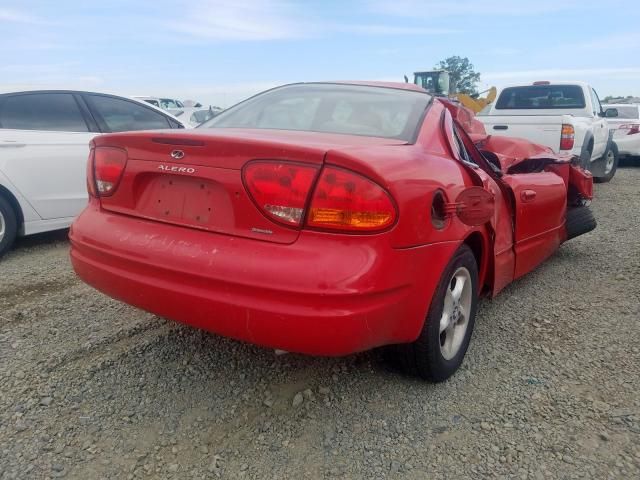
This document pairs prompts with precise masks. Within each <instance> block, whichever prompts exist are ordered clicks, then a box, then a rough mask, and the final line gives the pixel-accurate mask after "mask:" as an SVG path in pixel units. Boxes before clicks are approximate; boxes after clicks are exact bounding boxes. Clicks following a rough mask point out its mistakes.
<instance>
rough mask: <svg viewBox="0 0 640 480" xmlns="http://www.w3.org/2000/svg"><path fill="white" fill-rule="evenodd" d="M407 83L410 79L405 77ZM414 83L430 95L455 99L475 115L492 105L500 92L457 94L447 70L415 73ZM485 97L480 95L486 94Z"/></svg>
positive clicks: (494, 88) (493, 89) (486, 91)
mask: <svg viewBox="0 0 640 480" xmlns="http://www.w3.org/2000/svg"><path fill="white" fill-rule="evenodd" d="M404 80H405V82H408V81H409V79H408V78H407V77H406V76H405V77H404ZM413 83H415V84H416V85H418V86H420V87H422V88H424V89H425V90H426V91H428V92H429V93H432V94H434V95H441V96H445V97H449V98H453V99H455V100H457V101H459V102H460V103H461V104H462V105H464V106H465V107H467V108H469V109H471V110H473V112H474V113H478V112H480V110H482V109H483V108H484V107H486V106H487V105H489V104H490V103H492V102H493V101H494V100H495V99H496V95H497V94H498V91H497V90H496V87H491V88H489V89H488V90H485V91H483V92H480V93H479V94H478V96H475V95H474V96H471V95H467V94H466V93H457V92H456V88H455V85H452V84H451V77H450V75H449V72H447V71H446V70H429V71H424V72H414V74H413ZM485 93H486V96H485V97H480V95H482V94H485Z"/></svg>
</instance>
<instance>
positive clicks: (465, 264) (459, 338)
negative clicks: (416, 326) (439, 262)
mask: <svg viewBox="0 0 640 480" xmlns="http://www.w3.org/2000/svg"><path fill="white" fill-rule="evenodd" d="M477 306H478V266H477V264H476V259H475V257H474V255H473V252H472V251H471V249H470V248H469V247H468V246H467V245H462V246H461V247H460V248H459V249H458V251H457V252H456V254H455V255H454V256H453V258H452V259H451V261H450V262H449V264H448V265H447V267H446V268H445V270H444V273H443V274H442V277H441V278H440V282H439V284H438V287H437V289H436V292H435V295H434V296H433V299H432V300H431V306H430V307H429V312H428V313H427V318H426V320H425V322H424V325H423V327H422V332H420V336H419V337H418V339H417V340H416V341H415V342H413V343H410V344H406V345H398V346H397V347H398V348H397V350H396V355H399V356H400V358H398V360H399V362H398V363H399V364H400V366H401V367H403V369H404V370H406V371H407V372H408V373H411V374H414V375H418V376H420V377H422V378H423V379H425V380H429V381H431V382H442V381H444V380H446V379H447V378H449V377H450V376H451V375H453V374H454V373H455V372H456V370H458V368H459V367H460V365H461V364H462V360H463V359H464V355H465V353H466V352H467V347H468V346H469V341H470V340H471V333H472V332H473V326H474V323H475V318H476V309H477Z"/></svg>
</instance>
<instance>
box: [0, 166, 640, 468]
mask: <svg viewBox="0 0 640 480" xmlns="http://www.w3.org/2000/svg"><path fill="white" fill-rule="evenodd" d="M638 185H640V168H628V169H622V170H620V171H619V173H618V175H617V176H616V177H615V178H614V180H613V181H612V182H611V183H610V184H607V185H598V186H596V200H595V201H594V203H593V209H594V211H595V214H596V216H597V218H598V221H599V227H598V228H597V229H596V230H595V231H594V232H592V233H590V234H588V235H585V236H583V237H580V238H577V239H575V240H573V241H571V242H569V243H567V244H566V245H564V246H563V247H562V248H561V249H560V251H559V252H558V253H557V254H556V255H554V256H553V258H551V259H550V260H549V261H547V262H546V263H545V264H544V265H543V266H541V267H540V268H538V269H537V270H536V271H535V272H533V273H532V274H530V275H528V276H527V277H526V278H524V279H522V280H520V281H518V282H516V283H515V284H514V285H512V286H510V287H509V288H507V289H506V290H505V291H504V292H503V293H502V294H501V295H500V296H499V297H498V298H496V299H495V300H492V301H489V300H485V301H483V302H481V306H480V311H479V317H478V321H477V323H476V331H475V333H474V338H473V340H472V342H471V347H470V350H469V353H468V354H467V358H466V361H465V363H464V365H463V367H462V369H461V371H460V372H459V373H458V374H457V375H456V376H455V377H454V378H452V379H451V380H449V381H448V382H446V383H444V384H439V385H432V384H427V383H423V382H421V381H418V380H415V379H413V378H408V377H406V376H402V375H400V374H398V373H395V372H393V371H392V370H391V369H390V367H388V366H387V365H386V364H385V363H384V362H383V361H382V360H381V359H380V356H379V354H377V353H375V352H374V353H366V354H361V355H355V356H351V357H347V358H341V359H324V358H309V357H303V356H294V355H284V356H275V355H274V353H273V352H272V351H268V350H263V349H260V348H257V347H253V346H249V345H245V344H241V343H237V342H234V341H230V340H226V339H223V338H218V337H216V336H213V335H209V334H206V333H203V332H200V331H196V330H193V329H191V328H187V327H182V326H179V325H177V324H174V323H171V322H167V321H164V320H162V319H159V318H157V317H154V316H152V315H150V314H147V313H145V312H142V311H138V310H135V309H133V308H131V307H128V306H126V305H122V304H120V303H118V302H116V301H113V300H111V299H109V298H107V297H105V296H103V295H102V294H99V293H97V292H95V291H94V290H92V289H91V288H89V287H88V286H85V285H84V284H82V283H81V282H80V281H78V279H76V277H75V276H74V274H73V272H72V270H71V267H70V265H69V261H68V258H67V250H68V243H67V241H66V236H65V232H62V233H55V234H49V235H44V236H39V237H32V238H28V239H23V240H22V241H20V242H19V243H18V245H17V247H16V248H15V250H14V251H13V252H11V253H10V254H9V255H8V256H7V257H6V258H5V259H4V260H3V261H2V263H0V479H10V478H20V479H31V478H60V477H65V478H78V479H91V478H114V479H124V478H128V479H134V478H163V479H164V478H175V479H178V478H179V479H183V478H246V479H283V478H284V479H286V478H310V479H319V478H356V479H360V478H361V479H375V478H407V479H426V478H448V479H461V478H473V479H476V478H483V477H491V478H534V479H537V478H598V479H605V478H624V479H631V478H640V395H639V393H638V391H639V388H640V344H639V343H638V340H639V339H640V324H639V322H638V320H639V319H640V309H639V304H640V240H639V238H640V236H639V234H640V228H639V225H640V195H639V193H640V192H639V187H638Z"/></svg>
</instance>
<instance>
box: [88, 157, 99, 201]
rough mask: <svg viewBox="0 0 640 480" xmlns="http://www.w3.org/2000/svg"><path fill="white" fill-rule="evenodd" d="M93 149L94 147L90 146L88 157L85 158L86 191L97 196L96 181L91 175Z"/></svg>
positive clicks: (91, 195)
mask: <svg viewBox="0 0 640 480" xmlns="http://www.w3.org/2000/svg"><path fill="white" fill-rule="evenodd" d="M95 151H96V150H95V148H94V147H91V150H89V158H87V192H88V193H89V196H90V197H97V196H98V192H97V191H96V181H95V178H94V176H93V175H94V174H93V155H94V153H95Z"/></svg>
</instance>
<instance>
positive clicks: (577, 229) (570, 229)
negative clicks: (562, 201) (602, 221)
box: [565, 206, 597, 240]
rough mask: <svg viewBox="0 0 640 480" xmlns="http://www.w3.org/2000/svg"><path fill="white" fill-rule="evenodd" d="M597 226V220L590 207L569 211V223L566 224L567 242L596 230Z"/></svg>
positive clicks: (573, 208) (574, 208) (570, 209)
mask: <svg viewBox="0 0 640 480" xmlns="http://www.w3.org/2000/svg"><path fill="white" fill-rule="evenodd" d="M596 225H597V223H596V218H595V217H594V216H593V212H592V211H591V209H590V208H589V207H587V206H581V207H571V208H569V209H567V221H566V222H565V228H566V230H567V240H571V239H572V238H576V237H578V236H580V235H584V234H585V233H588V232H590V231H591V230H593V229H595V228H596Z"/></svg>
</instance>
